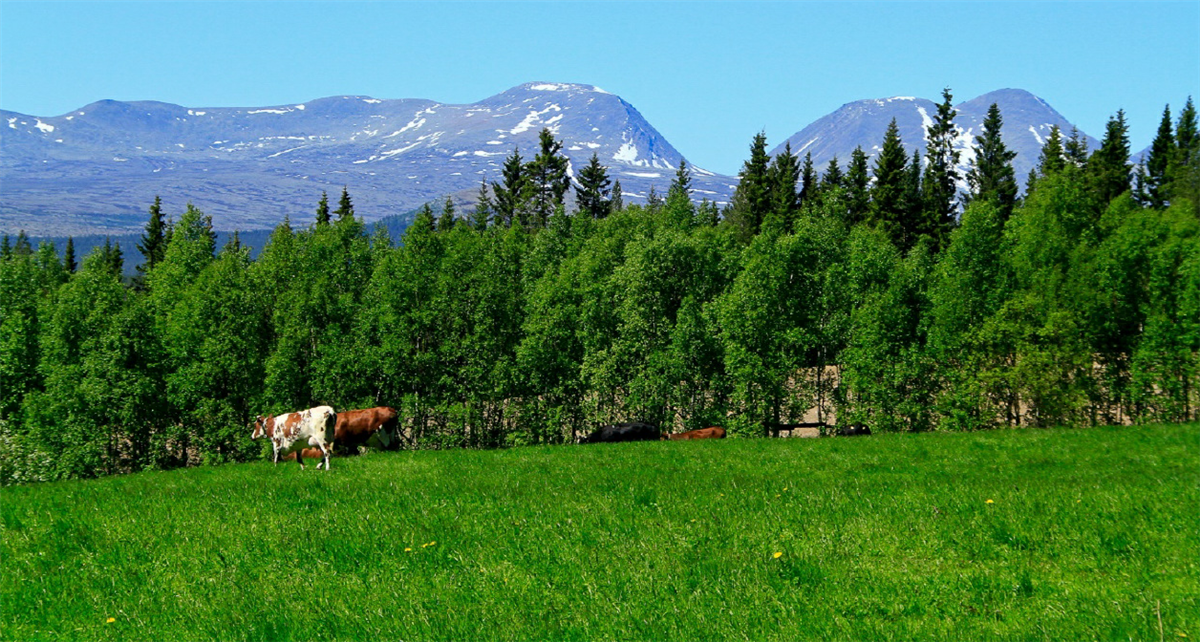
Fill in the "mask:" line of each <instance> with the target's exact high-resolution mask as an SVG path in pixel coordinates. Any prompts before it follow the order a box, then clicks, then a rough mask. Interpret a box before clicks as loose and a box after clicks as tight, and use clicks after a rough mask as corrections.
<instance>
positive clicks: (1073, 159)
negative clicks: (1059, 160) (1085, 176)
mask: <svg viewBox="0 0 1200 642" xmlns="http://www.w3.org/2000/svg"><path fill="white" fill-rule="evenodd" d="M1063 155H1064V156H1066V158H1067V162H1068V163H1070V164H1071V165H1072V166H1074V167H1078V168H1079V169H1083V168H1084V167H1087V162H1088V142H1087V139H1086V138H1084V137H1083V136H1082V135H1080V133H1079V129H1078V128H1077V127H1072V128H1071V136H1070V138H1068V139H1067V142H1066V143H1065V144H1064V145H1063Z"/></svg>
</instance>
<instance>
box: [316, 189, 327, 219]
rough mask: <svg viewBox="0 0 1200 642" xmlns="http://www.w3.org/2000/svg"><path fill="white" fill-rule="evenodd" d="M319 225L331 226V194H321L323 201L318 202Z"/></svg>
mask: <svg viewBox="0 0 1200 642" xmlns="http://www.w3.org/2000/svg"><path fill="white" fill-rule="evenodd" d="M317 225H329V194H327V193H325V192H324V191H322V192H321V200H320V201H317Z"/></svg>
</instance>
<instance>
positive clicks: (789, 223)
mask: <svg viewBox="0 0 1200 642" xmlns="http://www.w3.org/2000/svg"><path fill="white" fill-rule="evenodd" d="M767 172H768V176H769V177H770V189H771V203H772V205H771V211H772V212H775V213H777V214H778V215H779V216H780V217H781V218H782V219H783V223H784V225H785V226H786V229H788V230H791V229H792V227H793V224H794V223H795V220H796V215H797V214H798V213H799V212H800V159H799V158H797V157H796V155H795V154H793V153H792V143H791V142H787V143H784V145H783V152H782V153H780V154H777V155H776V156H775V158H774V159H773V160H772V161H771V165H770V167H769V168H768V170H767Z"/></svg>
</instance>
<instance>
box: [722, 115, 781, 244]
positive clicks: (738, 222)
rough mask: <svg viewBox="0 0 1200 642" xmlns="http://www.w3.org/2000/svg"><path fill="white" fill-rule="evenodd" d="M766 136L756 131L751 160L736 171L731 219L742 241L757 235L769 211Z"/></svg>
mask: <svg viewBox="0 0 1200 642" xmlns="http://www.w3.org/2000/svg"><path fill="white" fill-rule="evenodd" d="M769 163H770V157H769V156H768V155H767V135H766V133H765V132H759V133H757V134H755V135H754V140H753V141H752V142H751V143H750V159H749V160H747V161H746V162H745V163H744V164H743V165H742V171H740V172H738V177H739V179H740V180H739V181H738V185H737V188H736V189H735V190H734V192H733V198H732V199H730V201H731V202H730V222H731V223H733V225H735V226H736V227H737V229H738V234H739V236H741V237H742V239H743V240H746V241H748V240H750V238H751V237H753V236H754V235H756V234H758V231H759V229H760V228H761V227H762V222H763V219H764V218H765V217H766V215H767V212H769V211H770V210H771V205H772V203H771V185H770V178H769V176H768V174H767V169H768V166H769Z"/></svg>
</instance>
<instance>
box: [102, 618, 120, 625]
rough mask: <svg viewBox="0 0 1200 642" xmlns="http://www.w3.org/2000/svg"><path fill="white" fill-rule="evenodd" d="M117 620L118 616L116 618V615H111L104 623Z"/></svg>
mask: <svg viewBox="0 0 1200 642" xmlns="http://www.w3.org/2000/svg"><path fill="white" fill-rule="evenodd" d="M116 621H117V618H115V617H110V618H108V619H107V620H105V621H104V623H105V624H112V623H113V622H116Z"/></svg>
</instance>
